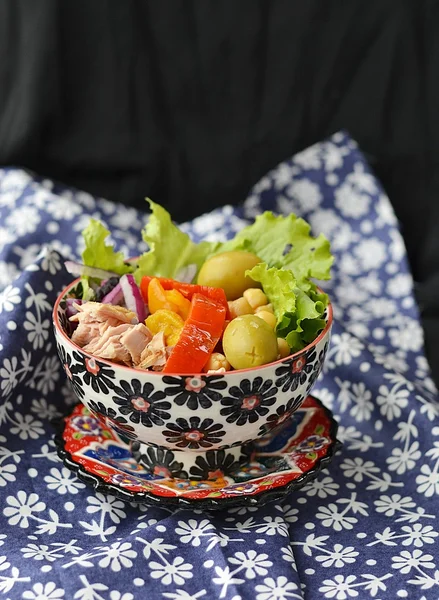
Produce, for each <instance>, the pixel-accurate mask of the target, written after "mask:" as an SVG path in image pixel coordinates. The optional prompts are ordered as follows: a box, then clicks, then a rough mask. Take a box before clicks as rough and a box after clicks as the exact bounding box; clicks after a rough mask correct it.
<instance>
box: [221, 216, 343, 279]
mask: <svg viewBox="0 0 439 600" xmlns="http://www.w3.org/2000/svg"><path fill="white" fill-rule="evenodd" d="M310 230H311V227H310V226H309V225H308V223H307V222H306V221H304V220H303V219H299V218H297V217H296V215H294V214H290V215H288V216H287V217H283V216H276V215H274V214H273V213H272V212H268V211H267V212H264V213H263V214H262V215H259V216H258V217H256V219H255V222H254V223H253V224H252V225H249V226H248V227H245V228H244V229H242V230H241V231H240V232H239V233H237V235H236V236H235V237H234V238H233V239H232V240H230V241H229V242H226V243H225V244H223V245H222V246H221V248H220V250H219V251H220V252H226V251H229V250H247V251H248V252H253V253H254V254H256V255H257V256H259V258H261V259H262V260H263V261H264V262H266V263H267V264H268V265H269V266H270V267H277V268H279V269H290V270H291V271H292V272H293V274H294V277H295V278H296V280H297V284H298V285H299V287H301V288H302V289H304V290H309V289H310V288H311V282H310V281H309V278H310V277H314V278H316V279H329V278H330V269H331V265H332V262H333V260H334V259H333V257H332V255H331V251H330V245H329V241H328V240H327V239H326V238H325V236H324V235H323V234H321V235H319V236H318V237H316V238H314V237H313V236H312V235H311V234H310Z"/></svg>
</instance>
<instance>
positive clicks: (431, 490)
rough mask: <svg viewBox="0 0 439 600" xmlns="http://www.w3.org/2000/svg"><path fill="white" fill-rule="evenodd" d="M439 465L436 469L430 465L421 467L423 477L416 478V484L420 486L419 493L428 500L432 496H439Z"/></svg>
mask: <svg viewBox="0 0 439 600" xmlns="http://www.w3.org/2000/svg"><path fill="white" fill-rule="evenodd" d="M438 467H439V465H436V467H435V468H434V469H432V468H431V467H430V465H422V466H421V475H418V476H417V477H416V483H417V484H418V487H417V492H418V493H419V494H424V495H425V496H427V498H431V496H434V495H439V469H438Z"/></svg>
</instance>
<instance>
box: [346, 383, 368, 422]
mask: <svg viewBox="0 0 439 600" xmlns="http://www.w3.org/2000/svg"><path fill="white" fill-rule="evenodd" d="M351 399H352V401H353V406H352V408H351V410H350V414H351V415H352V416H353V417H354V419H355V420H356V421H359V422H361V421H368V420H369V419H370V417H371V415H372V411H373V402H372V392H371V391H370V390H368V389H367V388H366V386H365V384H364V383H363V382H362V381H360V383H353V384H352V386H351Z"/></svg>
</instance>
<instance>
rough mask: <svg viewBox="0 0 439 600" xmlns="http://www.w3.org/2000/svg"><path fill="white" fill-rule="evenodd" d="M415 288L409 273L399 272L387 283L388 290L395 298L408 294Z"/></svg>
mask: <svg viewBox="0 0 439 600" xmlns="http://www.w3.org/2000/svg"><path fill="white" fill-rule="evenodd" d="M412 290H413V279H412V276H411V275H410V274H409V273H398V275H395V277H393V278H392V279H390V280H389V282H388V284H387V292H388V294H390V295H391V296H393V297H394V298H402V297H404V296H408V295H409V294H411V293H412Z"/></svg>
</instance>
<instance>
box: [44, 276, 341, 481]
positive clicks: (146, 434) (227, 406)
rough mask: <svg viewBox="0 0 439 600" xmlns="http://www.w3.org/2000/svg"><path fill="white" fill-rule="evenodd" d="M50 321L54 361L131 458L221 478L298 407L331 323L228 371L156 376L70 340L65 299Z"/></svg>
mask: <svg viewBox="0 0 439 600" xmlns="http://www.w3.org/2000/svg"><path fill="white" fill-rule="evenodd" d="M77 284H78V280H76V281H74V282H72V283H71V284H70V285H69V286H68V287H67V288H66V289H65V290H63V292H61V294H60V295H59V297H58V299H57V301H56V303H55V306H54V310H53V324H54V332H55V338H56V345H57V350H58V354H59V357H60V360H61V362H62V365H63V367H64V370H65V372H66V375H67V377H68V379H69V380H70V383H71V385H72V388H73V390H74V392H75V394H76V395H77V397H78V398H79V400H80V401H81V402H82V403H83V404H84V405H85V406H86V407H87V408H88V409H89V411H90V412H91V413H93V414H95V415H96V416H98V417H99V418H100V419H101V420H102V421H103V422H105V423H106V424H107V425H110V426H111V427H112V428H113V429H114V430H116V431H117V433H118V434H119V435H121V436H123V437H124V438H126V439H127V440H130V441H131V444H132V451H133V454H134V456H135V457H136V459H137V460H138V461H139V462H140V463H141V464H142V465H143V466H144V467H146V468H147V469H148V470H149V471H150V472H151V473H153V474H160V473H163V474H164V475H166V476H173V477H176V478H182V479H187V478H190V479H193V480H205V479H215V478H217V477H222V476H227V474H228V473H229V472H230V471H232V470H233V469H235V468H236V466H237V465H238V464H243V463H245V462H248V461H249V459H250V457H251V452H252V442H253V441H254V440H256V439H258V438H259V437H261V436H263V435H265V434H266V433H267V432H269V431H270V430H272V429H274V428H275V427H277V426H279V425H280V424H282V423H283V422H284V421H285V420H286V419H288V418H289V417H291V415H292V414H293V413H294V412H295V411H296V410H297V409H298V408H299V407H300V406H301V404H302V402H303V400H304V399H305V398H306V397H307V396H308V394H309V392H310V390H311V388H312V386H313V384H314V382H315V381H316V379H317V377H318V375H319V373H320V371H321V369H322V366H323V362H324V360H325V355H326V351H327V348H328V344H329V338H330V331H331V326H332V308H331V305H329V306H328V309H327V311H326V321H327V323H326V327H325V329H324V330H323V331H322V332H321V333H320V335H319V336H318V337H317V338H316V339H315V340H314V341H313V342H312V343H311V344H309V345H308V346H306V348H304V349H303V350H301V351H300V352H297V353H295V354H292V355H291V356H289V357H287V358H283V359H281V360H278V361H276V362H274V363H270V364H267V365H263V366H262V367H254V368H251V369H242V370H239V371H230V372H227V373H224V374H219V375H207V374H205V373H201V374H200V373H194V374H175V375H169V374H166V375H165V374H162V373H160V372H154V371H143V370H138V369H133V368H129V367H125V366H122V365H118V364H115V363H111V362H109V361H107V360H103V359H97V358H95V357H94V356H92V355H90V354H88V353H87V352H84V350H82V349H81V348H79V347H78V346H77V345H76V344H74V343H73V342H72V341H71V339H70V330H69V321H68V319H67V317H66V314H65V307H66V304H65V299H66V297H67V296H68V295H69V294H70V295H71V293H72V291H73V290H74V288H75V286H76V285H77Z"/></svg>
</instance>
